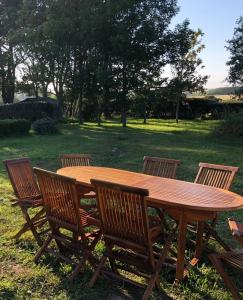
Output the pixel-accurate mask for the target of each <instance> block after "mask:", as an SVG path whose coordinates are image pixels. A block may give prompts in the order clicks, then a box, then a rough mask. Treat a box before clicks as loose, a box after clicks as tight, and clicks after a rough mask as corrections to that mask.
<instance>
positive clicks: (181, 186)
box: [57, 166, 243, 212]
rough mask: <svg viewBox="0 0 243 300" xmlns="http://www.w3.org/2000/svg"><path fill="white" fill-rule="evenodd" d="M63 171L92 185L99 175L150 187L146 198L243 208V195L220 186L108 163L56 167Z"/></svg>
mask: <svg viewBox="0 0 243 300" xmlns="http://www.w3.org/2000/svg"><path fill="white" fill-rule="evenodd" d="M57 173H58V174H60V175H64V176H68V177H72V178H75V179H76V180H77V182H78V183H80V184H82V185H84V186H87V187H92V185H91V183H90V179H100V180H104V181H110V182H115V183H119V184H124V185H130V186H133V187H139V188H145V189H148V190H149V196H148V197H147V200H149V201H151V202H154V203H157V204H161V205H162V206H163V205H167V206H173V207H180V208H187V209H192V210H203V211H209V212H219V211H230V210H236V209H240V208H243V197H242V196H240V195H238V194H236V193H233V192H230V191H227V190H223V189H219V188H214V187H209V186H206V185H202V184H197V183H192V182H186V181H181V180H175V179H168V178H162V177H156V176H151V175H146V174H142V173H135V172H130V171H125V170H120V169H112V168H106V167H91V166H88V167H67V168H61V169H59V170H57Z"/></svg>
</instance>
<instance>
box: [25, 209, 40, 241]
mask: <svg viewBox="0 0 243 300" xmlns="http://www.w3.org/2000/svg"><path fill="white" fill-rule="evenodd" d="M22 212H23V214H24V217H25V220H26V222H27V224H28V226H29V229H30V230H31V232H32V233H33V235H34V237H35V239H36V241H37V243H38V245H39V246H41V245H42V243H43V242H42V240H41V238H40V237H39V235H38V233H37V231H36V229H35V226H34V224H33V222H32V220H31V218H30V216H29V214H28V209H27V208H22Z"/></svg>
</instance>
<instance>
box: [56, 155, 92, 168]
mask: <svg viewBox="0 0 243 300" xmlns="http://www.w3.org/2000/svg"><path fill="white" fill-rule="evenodd" d="M60 160H61V164H62V168H66V167H74V166H77V167H78V166H90V161H91V155H90V154H62V155H61V156H60Z"/></svg>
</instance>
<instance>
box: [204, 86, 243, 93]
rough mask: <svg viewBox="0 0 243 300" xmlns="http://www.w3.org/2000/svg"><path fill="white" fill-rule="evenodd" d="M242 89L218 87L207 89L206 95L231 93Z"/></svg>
mask: <svg viewBox="0 0 243 300" xmlns="http://www.w3.org/2000/svg"><path fill="white" fill-rule="evenodd" d="M242 89H243V87H220V88H216V89H209V90H207V95H232V94H235V92H237V91H239V90H242Z"/></svg>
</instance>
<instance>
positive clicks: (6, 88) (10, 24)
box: [0, 0, 22, 103]
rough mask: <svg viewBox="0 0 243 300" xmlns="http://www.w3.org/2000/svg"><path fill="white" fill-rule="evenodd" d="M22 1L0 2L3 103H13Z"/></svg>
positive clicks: (0, 81) (0, 57)
mask: <svg viewBox="0 0 243 300" xmlns="http://www.w3.org/2000/svg"><path fill="white" fill-rule="evenodd" d="M21 4H22V1H21V0H11V1H8V0H4V1H0V84H1V92H2V99H3V103H13V101H14V92H15V79H16V76H15V71H16V67H17V65H18V63H19V61H18V57H17V52H16V49H17V46H18V42H19V41H18V39H17V34H16V31H17V29H18V13H19V9H20V7H21Z"/></svg>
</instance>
